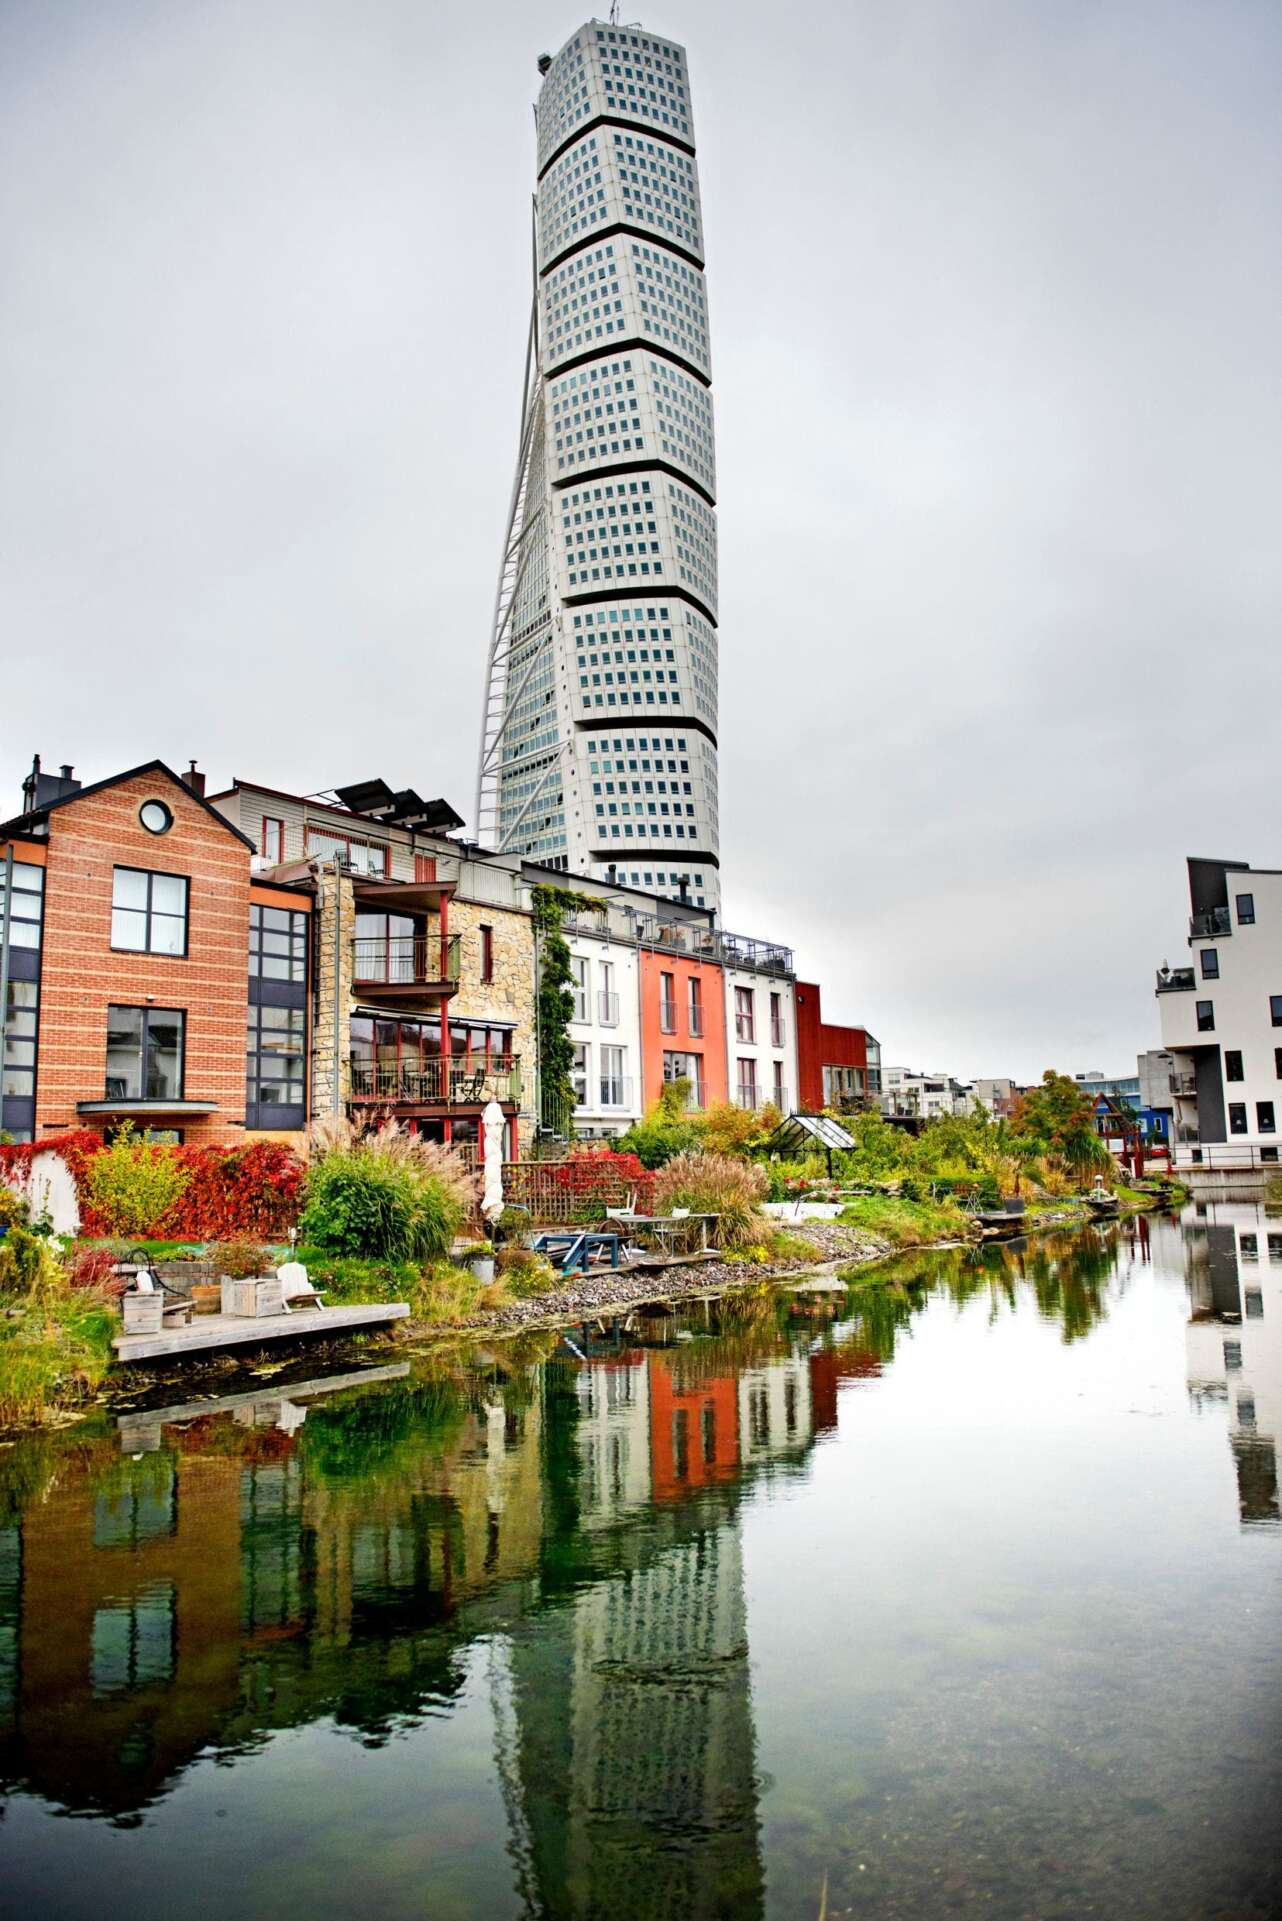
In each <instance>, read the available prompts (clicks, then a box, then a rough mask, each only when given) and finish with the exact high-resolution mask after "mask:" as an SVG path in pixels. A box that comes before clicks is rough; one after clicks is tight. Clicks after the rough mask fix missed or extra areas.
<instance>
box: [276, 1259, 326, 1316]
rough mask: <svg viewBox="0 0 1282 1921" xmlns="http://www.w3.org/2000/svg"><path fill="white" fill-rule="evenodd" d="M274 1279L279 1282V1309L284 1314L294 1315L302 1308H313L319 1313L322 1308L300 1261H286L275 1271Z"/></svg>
mask: <svg viewBox="0 0 1282 1921" xmlns="http://www.w3.org/2000/svg"><path fill="white" fill-rule="evenodd" d="M276 1279H277V1280H278V1281H279V1282H280V1304H281V1308H282V1310H283V1311H284V1312H285V1313H286V1314H296V1313H297V1312H298V1310H299V1308H302V1307H314V1308H315V1309H316V1310H317V1312H319V1311H320V1310H321V1309H322V1308H323V1307H324V1305H325V1303H324V1301H323V1300H322V1299H321V1297H320V1295H319V1293H318V1292H317V1290H316V1289H315V1288H314V1287H313V1286H312V1284H311V1282H310V1281H309V1280H308V1278H307V1269H306V1268H305V1267H304V1266H303V1263H302V1262H301V1261H286V1262H285V1263H284V1265H283V1266H281V1267H278V1268H277V1269H276Z"/></svg>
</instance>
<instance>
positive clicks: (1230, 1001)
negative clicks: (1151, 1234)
mask: <svg viewBox="0 0 1282 1921" xmlns="http://www.w3.org/2000/svg"><path fill="white" fill-rule="evenodd" d="M1188 877H1189V906H1190V909H1191V912H1190V918H1189V931H1188V944H1189V949H1190V953H1191V961H1192V964H1191V965H1190V966H1187V967H1176V968H1172V967H1170V966H1168V965H1167V964H1166V962H1163V964H1162V966H1161V968H1160V969H1159V970H1158V976H1157V1004H1158V1011H1159V1015H1160V1018H1161V1023H1162V1047H1163V1050H1164V1051H1165V1052H1167V1053H1169V1054H1170V1055H1172V1056H1173V1061H1174V1068H1173V1075H1172V1081H1173V1085H1172V1097H1173V1100H1174V1110H1175V1141H1174V1144H1173V1155H1174V1160H1175V1165H1176V1166H1177V1167H1181V1168H1188V1169H1190V1170H1196V1169H1198V1168H1203V1169H1207V1170H1215V1169H1225V1170H1231V1171H1235V1172H1240V1171H1242V1170H1248V1171H1251V1172H1259V1173H1263V1174H1267V1173H1268V1172H1269V1171H1270V1169H1271V1168H1273V1167H1274V1166H1275V1165H1276V1164H1277V1162H1278V1161H1279V1158H1280V1157H1279V1152H1278V1143H1279V1134H1278V1115H1279V1110H1280V1109H1282V871H1277V870H1268V869H1261V868H1252V867H1249V866H1247V864H1246V863H1245V862H1244V861H1230V860H1197V859H1192V858H1190V860H1189V863H1188Z"/></svg>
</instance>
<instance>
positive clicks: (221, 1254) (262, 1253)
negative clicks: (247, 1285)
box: [209, 1238, 272, 1281]
mask: <svg viewBox="0 0 1282 1921" xmlns="http://www.w3.org/2000/svg"><path fill="white" fill-rule="evenodd" d="M209 1258H210V1260H211V1261H212V1262H213V1264H214V1272H215V1273H216V1274H226V1275H227V1277H228V1279H229V1280H233V1281H252V1280H253V1279H254V1278H255V1277H256V1276H257V1275H259V1274H265V1273H266V1272H267V1269H268V1268H269V1266H270V1265H271V1258H272V1257H271V1255H270V1254H269V1253H268V1251H267V1249H266V1248H265V1247H263V1246H261V1245H260V1244H259V1242H257V1241H251V1240H248V1239H241V1238H237V1239H235V1240H229V1241H215V1242H214V1244H213V1246H212V1247H211V1248H210V1250H209Z"/></svg>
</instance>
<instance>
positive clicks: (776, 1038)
mask: <svg viewBox="0 0 1282 1921" xmlns="http://www.w3.org/2000/svg"><path fill="white" fill-rule="evenodd" d="M770 1045H771V1046H772V1047H783V1046H784V1045H785V1042H784V1037H783V1022H782V1021H771V1023H770Z"/></svg>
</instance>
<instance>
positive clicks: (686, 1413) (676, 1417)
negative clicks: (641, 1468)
mask: <svg viewBox="0 0 1282 1921" xmlns="http://www.w3.org/2000/svg"><path fill="white" fill-rule="evenodd" d="M648 1371H649V1376H650V1475H651V1483H652V1487H653V1493H654V1499H655V1500H656V1501H679V1500H680V1499H681V1498H682V1496H683V1495H685V1494H688V1493H689V1492H690V1490H691V1488H695V1487H706V1486H707V1485H708V1483H709V1482H712V1481H726V1480H732V1479H733V1478H734V1476H735V1475H736V1474H737V1473H738V1470H739V1396H738V1385H737V1382H736V1380H735V1377H734V1376H733V1375H732V1374H727V1375H719V1376H718V1377H717V1378H716V1379H714V1380H710V1381H701V1382H700V1383H699V1385H698V1386H697V1387H691V1388H687V1389H685V1390H681V1389H678V1388H677V1387H676V1386H675V1385H674V1384H673V1379H672V1363H671V1360H670V1358H669V1357H668V1356H667V1355H666V1354H651V1355H650V1356H649V1361H648Z"/></svg>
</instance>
